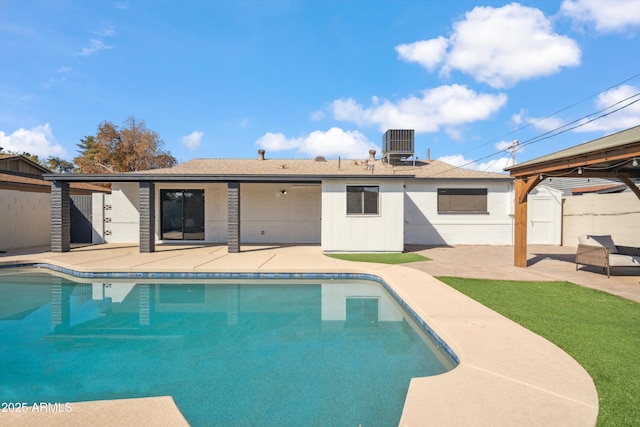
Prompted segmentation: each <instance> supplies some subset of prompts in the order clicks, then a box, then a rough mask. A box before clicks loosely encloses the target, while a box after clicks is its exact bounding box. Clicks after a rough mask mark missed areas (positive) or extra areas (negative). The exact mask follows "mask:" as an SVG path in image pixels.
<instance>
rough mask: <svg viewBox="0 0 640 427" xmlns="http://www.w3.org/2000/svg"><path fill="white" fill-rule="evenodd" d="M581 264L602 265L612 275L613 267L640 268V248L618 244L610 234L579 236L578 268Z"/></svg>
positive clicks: (608, 274)
mask: <svg viewBox="0 0 640 427" xmlns="http://www.w3.org/2000/svg"><path fill="white" fill-rule="evenodd" d="M580 265H592V266H595V267H602V268H603V269H604V270H606V272H607V277H611V267H638V268H639V269H640V248H634V247H631V246H618V245H616V244H614V243H613V239H612V238H611V236H608V235H600V236H594V235H588V234H583V235H582V236H578V251H577V252H576V270H577V269H578V266H580Z"/></svg>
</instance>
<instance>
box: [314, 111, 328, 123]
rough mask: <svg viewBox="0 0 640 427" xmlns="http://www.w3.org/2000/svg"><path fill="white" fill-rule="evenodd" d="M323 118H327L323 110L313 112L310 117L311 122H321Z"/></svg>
mask: <svg viewBox="0 0 640 427" xmlns="http://www.w3.org/2000/svg"><path fill="white" fill-rule="evenodd" d="M325 117H327V114H326V113H325V112H324V111H323V110H317V111H314V112H313V113H311V116H310V118H311V120H313V121H314V122H318V121H320V120H323V119H324V118H325Z"/></svg>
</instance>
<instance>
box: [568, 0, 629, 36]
mask: <svg viewBox="0 0 640 427" xmlns="http://www.w3.org/2000/svg"><path fill="white" fill-rule="evenodd" d="M560 11H561V13H562V14H564V15H566V16H568V17H570V18H572V19H573V20H575V21H577V22H581V23H586V24H593V26H594V27H595V29H596V30H598V31H601V32H616V31H618V32H622V31H628V30H629V29H630V28H631V27H634V26H640V0H607V1H603V0H564V1H563V2H562V6H561V7H560Z"/></svg>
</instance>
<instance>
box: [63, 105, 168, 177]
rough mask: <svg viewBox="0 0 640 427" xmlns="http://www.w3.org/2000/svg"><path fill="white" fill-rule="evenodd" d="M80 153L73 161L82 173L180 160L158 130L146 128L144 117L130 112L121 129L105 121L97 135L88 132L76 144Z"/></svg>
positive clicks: (157, 165) (150, 166)
mask: <svg viewBox="0 0 640 427" xmlns="http://www.w3.org/2000/svg"><path fill="white" fill-rule="evenodd" d="M77 145H78V148H79V150H78V151H79V153H80V156H78V157H76V158H75V159H73V160H74V162H75V163H76V165H78V169H79V170H80V172H81V173H116V172H135V171H141V170H149V169H159V168H167V167H171V166H174V165H175V164H176V163H177V161H176V159H175V157H173V156H172V155H171V153H170V152H168V151H163V150H162V147H163V145H164V142H163V141H162V139H160V136H159V135H158V133H157V132H155V131H153V130H150V129H147V125H146V123H145V121H144V120H136V118H135V117H133V116H131V117H129V118H128V119H127V120H125V122H124V126H123V128H122V129H120V128H118V126H116V125H114V124H113V123H111V122H108V121H105V122H102V123H100V125H98V133H97V134H96V136H95V137H94V136H85V137H84V138H83V139H81V140H80V144H77Z"/></svg>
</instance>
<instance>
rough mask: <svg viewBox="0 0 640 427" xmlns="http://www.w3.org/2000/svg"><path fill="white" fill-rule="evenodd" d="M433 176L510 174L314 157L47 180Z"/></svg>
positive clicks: (195, 163) (205, 162) (194, 163)
mask: <svg viewBox="0 0 640 427" xmlns="http://www.w3.org/2000/svg"><path fill="white" fill-rule="evenodd" d="M372 176H373V177H376V178H381V177H385V178H405V179H410V178H416V179H423V178H433V179H505V180H511V179H512V178H510V177H509V176H508V175H505V174H499V173H493V172H481V171H474V170H469V169H462V168H459V167H456V166H453V165H450V164H448V163H445V162H441V161H439V160H431V161H416V162H415V163H414V162H405V163H403V164H402V165H389V164H386V163H383V162H382V161H381V160H376V161H373V162H371V161H366V160H321V161H316V160H313V159H265V160H259V159H194V160H190V161H188V162H185V163H181V164H179V165H176V166H173V167H171V168H166V169H152V170H147V171H139V172H131V173H120V174H101V175H89V174H87V175H81V174H77V175H74V174H64V175H53V174H52V175H47V176H46V179H47V180H50V181H53V180H57V179H59V180H63V181H74V180H77V181H83V180H84V181H90V180H93V181H103V180H104V181H151V180H154V181H175V180H181V181H188V180H200V179H202V180H219V181H223V180H229V179H237V180H245V181H280V182H282V181H297V180H301V181H320V180H322V179H330V178H362V179H368V178H370V177H372Z"/></svg>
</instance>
